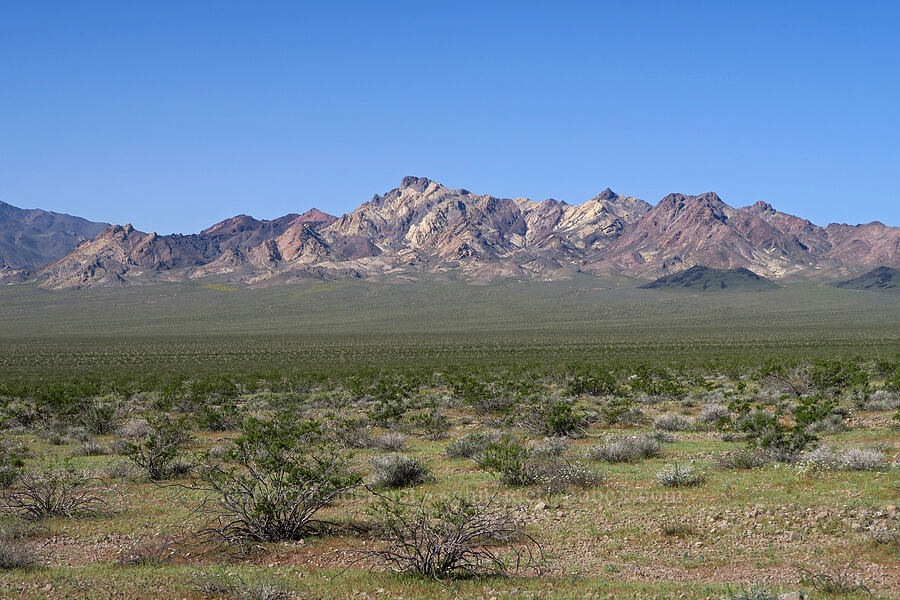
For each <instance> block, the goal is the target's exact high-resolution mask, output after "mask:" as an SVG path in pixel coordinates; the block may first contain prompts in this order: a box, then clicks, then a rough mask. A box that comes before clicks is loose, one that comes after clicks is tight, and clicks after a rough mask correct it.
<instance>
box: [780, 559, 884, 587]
mask: <svg viewBox="0 0 900 600" xmlns="http://www.w3.org/2000/svg"><path fill="white" fill-rule="evenodd" d="M856 560H857V558H853V559H852V560H850V561H849V562H848V563H846V564H844V565H836V564H835V565H822V567H821V568H819V569H814V568H813V569H810V568H807V567H803V566H801V565H796V567H797V570H799V571H800V573H801V574H802V575H803V578H804V580H805V582H806V583H807V584H808V585H811V586H812V587H813V589H815V590H816V591H817V592H820V593H822V594H838V595H839V594H852V593H854V592H866V593H867V594H869V595H871V594H872V591H871V590H870V589H869V587H868V586H867V585H866V583H865V581H864V579H863V576H862V575H861V574H859V573H857V572H856Z"/></svg>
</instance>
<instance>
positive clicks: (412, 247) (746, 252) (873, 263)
mask: <svg viewBox="0 0 900 600" xmlns="http://www.w3.org/2000/svg"><path fill="white" fill-rule="evenodd" d="M698 265H699V266H704V267H709V268H713V269H748V270H750V271H752V272H753V273H755V274H757V275H760V276H763V277H766V278H768V279H773V280H793V279H838V278H840V277H846V276H850V275H858V274H860V273H862V272H863V271H867V270H871V269H873V268H874V267H877V266H882V265H883V266H887V267H897V266H900V228H898V227H888V226H886V225H883V224H882V223H879V222H877V221H876V222H872V223H867V224H862V225H844V224H831V225H828V226H827V227H819V226H817V225H814V224H813V223H811V222H810V221H808V220H806V219H803V218H801V217H796V216H793V215H789V214H786V213H782V212H779V211H777V210H775V209H774V208H773V207H772V206H771V205H769V204H767V203H765V202H762V201H760V202H757V203H756V204H753V205H752V206H745V207H742V208H733V207H731V206H729V205H728V204H726V203H725V202H724V201H723V200H722V199H721V198H719V196H718V195H716V194H715V193H712V192H709V193H706V194H701V195H698V196H690V195H684V194H669V195H667V196H665V197H664V198H663V199H662V200H660V201H659V203H657V204H656V205H655V206H652V205H650V204H648V203H647V202H645V201H643V200H639V199H637V198H633V197H630V196H623V195H621V194H617V193H615V192H613V191H612V190H610V189H606V190H604V191H602V192H601V193H600V194H598V195H597V196H595V197H594V198H592V199H591V200H589V201H587V202H585V203H583V204H577V205H570V204H566V203H565V202H560V201H557V200H553V199H548V200H544V201H542V202H536V201H532V200H529V199H526V198H515V199H511V198H497V197H494V196H489V195H479V194H475V193H472V192H470V191H468V190H465V189H449V188H447V187H445V186H443V185H441V184H439V183H437V182H434V181H431V180H429V179H426V178H424V177H404V178H403V180H402V182H401V184H400V186H399V187H397V188H395V189H392V190H390V191H389V192H387V193H385V194H384V195H375V196H374V197H373V198H372V199H371V200H369V201H368V202H365V203H364V204H362V205H361V206H360V207H359V208H357V209H356V210H354V211H353V212H351V213H348V214H345V215H342V216H340V217H335V216H332V215H329V214H326V213H324V212H322V211H319V210H317V209H314V208H313V209H310V210H308V211H307V212H305V213H303V214H288V215H285V216H283V217H280V218H277V219H273V220H258V219H254V218H253V217H250V216H248V215H238V216H236V217H233V218H230V219H227V220H225V221H222V222H220V223H217V224H215V225H213V226H212V227H209V228H208V229H205V230H203V231H201V232H200V233H197V234H191V235H180V234H174V235H157V234H156V233H144V232H141V231H138V230H136V229H134V227H132V226H131V225H108V224H106V223H93V222H90V221H86V220H84V219H80V218H78V217H70V216H68V215H59V214H56V213H50V212H45V211H41V210H37V209H33V210H23V209H18V208H15V207H12V206H10V205H8V204H2V203H0V280H3V281H6V282H18V281H29V280H30V281H35V282H37V283H38V285H40V286H42V287H46V288H72V287H93V286H107V285H126V284H143V283H150V282H155V281H184V280H190V279H210V280H213V281H227V282H232V283H239V284H243V285H248V286H263V285H275V284H280V283H287V282H291V281H298V280H309V279H342V278H348V277H365V278H410V277H417V276H420V275H423V274H431V275H441V276H458V277H465V278H467V279H469V280H472V281H490V280H494V279H499V278H517V279H535V278H538V279H556V278H563V277H568V276H571V274H573V273H575V272H579V271H580V272H588V273H594V274H597V275H624V276H628V277H634V278H638V279H643V280H651V279H656V278H663V277H666V276H670V275H673V274H677V273H680V272H682V271H687V270H688V269H690V268H691V267H694V266H698Z"/></svg>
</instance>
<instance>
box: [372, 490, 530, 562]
mask: <svg viewBox="0 0 900 600" xmlns="http://www.w3.org/2000/svg"><path fill="white" fill-rule="evenodd" d="M375 494H376V496H377V499H376V502H375V503H374V504H373V506H372V507H371V513H372V514H373V515H374V516H375V517H376V519H377V528H378V530H379V531H380V532H381V537H382V538H383V539H384V541H385V542H387V547H386V548H384V549H379V550H367V551H363V552H362V553H361V554H362V557H361V559H362V558H373V559H375V560H376V562H378V563H381V564H383V565H385V566H387V567H388V568H390V569H391V570H393V571H396V572H401V573H414V574H417V575H420V576H423V577H433V578H435V579H448V578H451V577H461V576H467V577H484V576H503V575H507V574H508V573H510V572H516V571H518V570H519V569H520V568H523V567H526V566H533V565H536V564H537V563H538V562H539V560H542V559H543V550H542V549H541V546H540V544H538V542H537V541H536V540H535V539H534V538H533V537H531V536H530V535H528V534H527V533H525V531H524V528H523V525H522V521H521V519H520V518H518V513H519V512H520V511H519V510H516V509H507V508H502V507H499V506H497V505H496V503H495V501H496V498H497V495H496V493H495V494H494V495H493V496H492V497H491V498H490V499H489V500H488V501H487V502H483V503H479V502H475V501H472V500H469V499H466V498H463V497H461V496H454V497H452V498H450V499H449V500H439V501H434V502H428V501H427V500H425V499H422V500H420V501H418V502H415V503H407V502H404V501H403V500H402V499H401V498H397V497H388V496H383V495H380V494H378V493H377V492H376V493H375ZM361 559H360V560H361Z"/></svg>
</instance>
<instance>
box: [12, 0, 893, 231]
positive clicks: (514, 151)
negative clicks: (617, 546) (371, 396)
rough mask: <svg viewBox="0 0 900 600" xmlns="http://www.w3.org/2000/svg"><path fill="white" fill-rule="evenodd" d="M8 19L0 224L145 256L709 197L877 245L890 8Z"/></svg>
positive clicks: (222, 11) (889, 201)
mask: <svg viewBox="0 0 900 600" xmlns="http://www.w3.org/2000/svg"><path fill="white" fill-rule="evenodd" d="M135 4H137V3H128V2H110V3H99V2H89V1H86V2H59V3H54V2H40V1H35V2H18V3H6V4H5V5H4V9H3V15H2V18H0V56H2V59H0V200H3V201H5V202H8V203H10V204H14V205H17V206H23V207H41V208H46V209H50V210H56V211H60V212H69V213H74V214H78V215H82V216H85V217H88V218H91V219H96V220H104V221H112V222H132V223H134V225H135V226H136V227H138V228H139V229H142V230H145V231H150V230H155V231H158V232H160V233H170V232H193V231H198V230H200V229H202V228H203V227H206V226H208V225H209V224H211V223H213V222H215V221H218V220H220V219H223V218H226V217H228V216H232V215H234V214H237V213H242V212H244V213H249V214H252V215H254V216H256V217H259V218H272V217H276V216H279V215H281V214H284V213H288V212H302V211H304V210H306V209H307V208H309V207H312V206H315V207H318V208H320V209H322V210H326V211H329V212H332V213H338V214H339V213H342V212H347V211H350V210H352V209H354V208H355V207H356V206H358V205H359V204H361V203H362V202H364V201H366V200H368V199H370V198H371V197H372V195H373V194H374V193H382V192H384V191H387V190H389V189H391V188H393V187H396V186H397V185H398V184H399V182H400V179H401V178H402V177H403V176H404V175H409V174H412V175H420V176H427V177H430V178H431V179H434V180H437V181H440V182H442V183H444V184H446V185H448V186H450V187H465V188H467V189H470V190H472V191H474V192H478V193H490V194H493V195H495V196H510V197H514V196H528V197H530V198H533V199H536V200H541V199H544V198H547V197H553V198H557V199H560V200H565V201H567V202H570V203H579V202H583V201H585V200H588V199H589V198H591V197H592V196H594V195H595V194H596V193H598V192H599V191H601V190H602V189H603V188H605V187H607V186H609V187H612V188H613V189H614V190H616V191H618V192H620V193H625V194H629V195H634V196H638V197H640V198H643V199H645V200H648V201H649V202H652V203H655V202H656V201H657V200H658V199H659V198H660V197H662V196H663V195H665V194H666V193H668V192H674V191H677V192H684V193H702V192H705V191H709V190H713V191H716V192H718V193H719V194H720V195H721V196H722V197H723V199H724V200H725V201H726V202H729V203H730V204H732V205H734V206H743V205H746V204H751V203H753V202H755V201H757V200H766V201H768V202H770V203H771V204H773V205H774V206H775V207H776V208H778V209H780V210H784V211H786V212H791V213H795V214H799V215H801V216H805V217H807V218H810V219H811V220H812V221H813V222H815V223H818V224H823V225H824V224H826V223H828V222H831V221H837V222H851V223H857V222H867V221H870V220H876V219H877V220H881V221H884V222H886V223H888V224H892V225H900V191H898V190H900V181H898V179H900V149H898V147H900V36H898V35H897V27H898V23H900V3H898V2H878V1H867V2H801V1H797V2H527V1H518V2H508V3H506V2H464V1H457V2H447V3H440V4H438V3H427V2H408V3H407V2H385V3H375V2H359V3H356V2H344V3H324V2H323V3H317V4H318V5H313V4H312V3H302V2H264V1H260V2H242V3H238V2H171V3H170V2H161V1H158V2H152V3H142V6H140V7H136V6H134V5H135Z"/></svg>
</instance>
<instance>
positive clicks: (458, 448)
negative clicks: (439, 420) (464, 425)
mask: <svg viewBox="0 0 900 600" xmlns="http://www.w3.org/2000/svg"><path fill="white" fill-rule="evenodd" d="M501 436H502V434H501V433H500V432H499V431H473V432H472V433H468V434H466V435H464V436H462V437H460V438H457V439H455V440H453V441H452V442H450V443H449V444H447V448H446V449H445V450H444V452H445V453H446V454H447V456H452V457H454V458H471V459H472V460H481V457H482V456H483V455H484V451H485V449H486V448H487V447H488V444H495V443H497V442H499V441H500V438H501Z"/></svg>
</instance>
